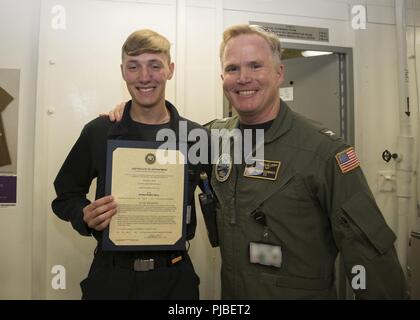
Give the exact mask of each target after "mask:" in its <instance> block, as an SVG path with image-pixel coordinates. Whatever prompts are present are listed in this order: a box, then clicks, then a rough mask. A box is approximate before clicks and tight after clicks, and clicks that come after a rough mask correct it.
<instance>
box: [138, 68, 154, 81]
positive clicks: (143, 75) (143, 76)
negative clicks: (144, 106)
mask: <svg viewBox="0 0 420 320" xmlns="http://www.w3.org/2000/svg"><path fill="white" fill-rule="evenodd" d="M150 78H151V73H150V72H149V70H148V69H147V68H140V71H139V73H138V80H139V81H140V82H142V83H147V82H149V81H150Z"/></svg>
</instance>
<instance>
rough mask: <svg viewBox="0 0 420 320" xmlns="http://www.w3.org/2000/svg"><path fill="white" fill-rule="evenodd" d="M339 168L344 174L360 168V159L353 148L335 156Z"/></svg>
mask: <svg viewBox="0 0 420 320" xmlns="http://www.w3.org/2000/svg"><path fill="white" fill-rule="evenodd" d="M335 159H336V160H337V163H338V166H339V167H340V170H341V172H342V173H347V172H350V171H352V170H354V169H356V168H357V167H360V162H359V159H358V158H357V155H356V152H355V151H354V148H353V147H350V148H348V149H346V150H344V151H341V152H339V153H337V154H336V155H335Z"/></svg>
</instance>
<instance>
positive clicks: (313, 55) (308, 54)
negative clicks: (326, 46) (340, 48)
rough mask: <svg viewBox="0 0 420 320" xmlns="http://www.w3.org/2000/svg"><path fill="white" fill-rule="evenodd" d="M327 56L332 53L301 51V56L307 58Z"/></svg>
mask: <svg viewBox="0 0 420 320" xmlns="http://www.w3.org/2000/svg"><path fill="white" fill-rule="evenodd" d="M327 54H333V52H328V51H302V56H304V57H305V58H307V57H316V56H325V55H327Z"/></svg>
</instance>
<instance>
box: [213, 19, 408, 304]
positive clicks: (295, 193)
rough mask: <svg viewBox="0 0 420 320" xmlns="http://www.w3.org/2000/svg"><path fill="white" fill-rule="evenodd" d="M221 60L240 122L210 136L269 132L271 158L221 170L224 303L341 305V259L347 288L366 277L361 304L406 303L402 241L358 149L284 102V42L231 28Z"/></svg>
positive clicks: (216, 178)
mask: <svg viewBox="0 0 420 320" xmlns="http://www.w3.org/2000/svg"><path fill="white" fill-rule="evenodd" d="M220 59H221V63H222V79H223V89H224V92H225V95H226V97H227V98H228V100H229V101H230V103H231V104H232V105H233V107H234V108H235V110H236V111H237V113H238V115H237V116H234V117H231V118H227V119H223V120H216V121H213V122H212V123H210V125H209V127H210V128H212V129H213V128H215V129H220V128H225V129H234V128H240V129H241V130H243V129H251V130H255V129H262V130H264V141H263V144H261V143H260V144H258V141H257V142H256V144H255V145H256V147H255V149H257V150H258V148H264V159H259V160H256V159H253V160H256V161H255V162H254V164H247V163H243V164H234V165H232V162H230V165H229V164H227V165H226V163H221V162H222V161H218V162H219V163H216V165H215V166H214V170H213V174H212V178H211V185H212V187H213V190H214V192H215V195H216V197H217V199H218V201H219V203H220V206H219V207H218V211H217V215H216V216H217V226H218V232H219V241H220V250H221V254H222V271H221V272H222V275H221V279H222V297H223V298H224V299H335V298H336V289H335V286H334V261H335V259H336V257H337V253H338V251H340V252H341V254H342V256H343V259H344V265H345V269H346V274H347V276H348V278H349V280H350V283H351V282H352V281H351V280H352V278H353V277H354V276H356V274H358V273H359V271H360V270H362V271H363V273H362V275H365V277H361V283H359V285H358V286H357V287H356V288H353V289H354V293H355V295H356V298H360V299H403V298H405V297H406V285H405V278H404V273H403V271H402V268H401V266H400V264H399V262H398V258H397V255H396V252H395V248H394V245H393V243H394V241H395V235H394V233H393V232H392V231H391V229H390V228H389V227H388V226H387V224H386V222H385V220H384V218H383V217H382V214H381V212H380V210H379V209H378V207H377V205H376V203H375V200H374V198H373V195H372V193H371V191H370V189H369V186H368V184H367V182H366V179H365V177H364V175H363V172H362V170H361V168H360V163H359V160H358V159H357V156H356V153H355V151H354V149H353V148H352V147H350V146H348V145H346V143H345V142H344V141H343V140H342V139H341V138H340V137H338V136H336V135H335V134H334V133H333V132H332V131H330V130H328V129H327V128H325V127H323V126H320V125H319V124H317V123H315V122H314V121H311V120H308V119H305V118H304V117H302V116H300V115H299V114H297V113H295V112H293V111H292V110H290V109H289V107H288V106H287V105H286V103H284V102H283V101H281V100H280V97H279V88H280V85H281V84H282V82H283V80H284V66H283V65H282V63H281V46H280V41H279V39H278V38H277V37H276V36H275V35H273V34H270V33H266V32H265V31H263V30H262V29H260V28H259V27H256V26H249V25H238V26H233V27H230V28H228V29H227V30H225V32H224V33H223V41H222V45H221V48H220ZM231 154H233V153H232V152H231ZM246 157H247V155H246V154H245V160H246ZM250 157H251V158H252V155H250ZM224 158H226V157H224ZM221 159H223V155H221V157H220V158H219V160H221ZM250 168H251V169H254V170H250ZM255 169H257V170H255ZM229 171H230V172H229ZM355 271H357V272H356V274H355Z"/></svg>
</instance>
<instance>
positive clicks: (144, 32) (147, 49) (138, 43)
mask: <svg viewBox="0 0 420 320" xmlns="http://www.w3.org/2000/svg"><path fill="white" fill-rule="evenodd" d="M170 50H171V43H170V42H169V41H168V39H166V38H165V37H164V36H162V35H160V34H159V33H157V32H155V31H153V30H149V29H141V30H137V31H135V32H133V33H132V34H130V35H129V36H128V38H127V40H125V42H124V44H123V46H122V57H124V53H125V54H127V55H129V56H138V55H139V54H142V53H163V54H164V55H165V56H166V57H167V59H168V63H171V54H170Z"/></svg>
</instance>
